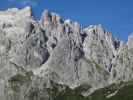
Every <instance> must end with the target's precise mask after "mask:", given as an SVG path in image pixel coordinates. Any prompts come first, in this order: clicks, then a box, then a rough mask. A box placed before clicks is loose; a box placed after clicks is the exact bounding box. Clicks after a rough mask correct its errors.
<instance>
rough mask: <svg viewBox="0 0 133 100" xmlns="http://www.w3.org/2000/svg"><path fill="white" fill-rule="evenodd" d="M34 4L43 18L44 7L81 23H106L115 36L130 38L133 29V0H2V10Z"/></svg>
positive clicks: (37, 16)
mask: <svg viewBox="0 0 133 100" xmlns="http://www.w3.org/2000/svg"><path fill="white" fill-rule="evenodd" d="M27 5H30V6H32V7H33V11H34V15H35V16H36V18H38V19H40V17H41V13H42V12H43V10H44V9H49V10H50V11H54V12H56V13H58V14H59V15H60V16H62V17H63V18H66V19H67V18H69V19H72V20H74V21H78V22H79V23H81V25H83V26H84V27H85V26H88V25H91V24H102V25H103V26H104V27H105V28H106V29H107V30H108V31H110V32H112V33H113V35H114V36H116V37H118V38H120V39H121V40H124V41H126V40H127V37H128V35H129V34H130V33H131V32H133V0H0V9H1V10H3V9H7V8H9V7H18V8H22V7H24V6H27Z"/></svg>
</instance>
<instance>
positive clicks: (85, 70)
mask: <svg viewBox="0 0 133 100" xmlns="http://www.w3.org/2000/svg"><path fill="white" fill-rule="evenodd" d="M33 17H34V16H33V15H32V9H31V8H30V7H26V8H24V9H17V8H13V9H8V10H6V11H1V12H0V97H4V98H6V97H8V98H9V97H12V98H13V99H12V100H33V99H27V98H29V95H32V91H34V90H35V91H36V89H37V90H38V91H39V90H40V89H44V90H42V91H41V92H38V91H37V93H39V95H40V94H41V93H42V92H44V91H45V95H47V96H48V97H49V93H48V91H47V90H48V89H51V88H52V87H54V85H55V84H57V89H58V88H59V89H61V91H64V90H65V88H63V87H68V88H72V89H76V88H79V87H80V86H84V84H85V86H87V87H86V89H85V90H83V91H82V90H81V93H80V94H82V95H86V96H88V95H89V94H91V93H92V92H94V91H95V90H96V89H99V88H103V87H106V86H109V85H110V84H113V83H117V81H128V80H131V79H133V75H132V72H133V66H132V64H133V62H132V57H133V53H132V52H133V49H132V47H133V45H132V40H133V36H132V35H131V36H130V37H129V40H128V43H127V44H122V42H121V41H120V40H118V39H116V38H114V37H113V35H112V33H111V32H108V31H107V30H106V29H105V28H104V27H103V26H102V25H90V26H89V27H87V28H82V27H81V25H80V24H79V23H77V22H74V21H72V20H70V19H63V18H61V17H60V16H59V15H58V14H56V13H53V12H50V11H48V10H45V11H44V13H43V15H42V18H41V20H40V22H38V21H36V20H35V19H34V18H33ZM58 85H61V86H63V87H62V88H60V87H58ZM27 86H28V87H27ZM16 87H17V89H19V90H16ZM80 88H81V87H80ZM27 89H28V90H27ZM62 89H63V90H62ZM10 91H12V92H11V93H10ZM16 91H17V92H16ZM25 91H28V92H26V94H27V95H28V96H27V95H25ZM4 92H5V94H4ZM23 95H25V96H23ZM45 95H43V96H45ZM47 96H46V98H45V99H46V100H49V98H48V97H47ZM14 98H15V99H14ZM16 98H17V99H16ZM30 98H32V96H30ZM38 98H39V97H38ZM3 100H11V99H3ZM39 100H41V99H39Z"/></svg>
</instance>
